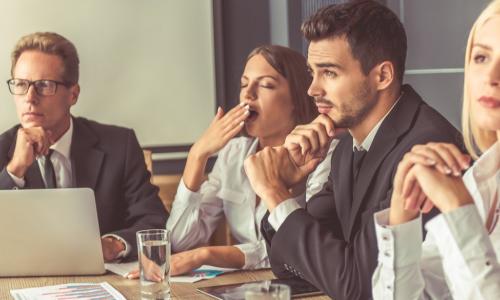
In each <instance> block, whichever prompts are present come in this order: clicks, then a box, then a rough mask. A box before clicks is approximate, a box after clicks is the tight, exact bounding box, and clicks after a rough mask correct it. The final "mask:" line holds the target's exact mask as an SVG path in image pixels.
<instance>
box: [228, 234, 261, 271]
mask: <svg viewBox="0 0 500 300" xmlns="http://www.w3.org/2000/svg"><path fill="white" fill-rule="evenodd" d="M234 247H236V248H238V249H240V251H241V252H243V255H245V264H244V265H243V269H245V270H247V269H261V268H269V267H270V264H269V259H268V257H267V250H266V245H265V241H264V240H261V241H258V242H255V243H246V244H239V245H234Z"/></svg>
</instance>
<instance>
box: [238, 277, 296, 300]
mask: <svg viewBox="0 0 500 300" xmlns="http://www.w3.org/2000/svg"><path fill="white" fill-rule="evenodd" d="M290 297H291V292H290V287H289V286H288V285H286V284H277V283H271V281H265V282H263V283H259V284H254V285H250V286H249V287H248V288H247V289H246V291H245V300H290Z"/></svg>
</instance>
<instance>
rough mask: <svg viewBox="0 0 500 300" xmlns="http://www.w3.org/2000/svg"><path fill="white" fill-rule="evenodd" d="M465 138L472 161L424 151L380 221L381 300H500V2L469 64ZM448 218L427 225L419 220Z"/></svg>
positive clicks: (484, 19) (475, 37)
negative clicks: (425, 216) (432, 213)
mask: <svg viewBox="0 0 500 300" xmlns="http://www.w3.org/2000/svg"><path fill="white" fill-rule="evenodd" d="M462 117H463V124H462V125H463V131H464V136H465V144H466V146H467V148H468V151H469V153H470V155H471V156H472V157H474V158H476V159H477V161H476V162H475V164H474V166H473V167H472V168H470V169H469V170H468V171H467V172H466V173H465V175H464V176H463V177H461V176H460V173H461V171H462V170H465V169H466V168H468V165H469V163H470V157H469V156H468V155H464V154H461V153H460V151H459V150H458V149H456V147H454V146H453V145H448V144H427V145H423V146H417V147H415V148H413V149H412V151H411V152H410V153H409V154H407V155H406V156H405V158H404V159H403V161H402V162H401V163H400V165H399V167H398V172H397V174H396V176H395V180H394V192H393V196H392V202H391V207H390V208H389V209H387V210H385V211H382V212H379V213H377V214H375V222H376V224H377V226H376V231H377V239H378V247H379V264H378V267H377V269H376V271H375V273H374V275H373V296H374V298H375V299H384V300H387V299H404V300H411V299H440V300H441V299H471V300H472V299H474V300H482V299H500V264H499V260H498V257H497V255H498V254H500V226H498V225H497V222H498V218H499V213H500V206H499V204H500V203H499V197H500V194H499V192H500V143H499V139H500V1H499V0H496V1H493V2H492V3H491V4H490V5H489V6H488V7H487V8H486V9H485V10H484V11H483V13H482V14H481V15H480V16H479V18H478V19H477V21H476V23H475V24H474V26H473V27H472V30H471V33H470V36H469V40H468V44H467V51H466V56H465V81H464V104H463V116H462ZM433 206H436V207H437V208H438V209H439V210H440V211H441V212H442V213H441V214H440V215H438V216H437V217H435V218H434V219H432V220H430V221H429V222H428V223H427V224H426V229H427V230H428V233H427V236H426V239H425V241H424V242H423V244H422V243H421V240H422V230H421V217H420V213H426V212H428V211H429V210H430V209H431V208H432V207H433Z"/></svg>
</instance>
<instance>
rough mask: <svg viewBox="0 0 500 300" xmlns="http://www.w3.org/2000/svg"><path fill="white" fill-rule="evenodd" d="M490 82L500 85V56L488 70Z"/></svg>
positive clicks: (492, 84)
mask: <svg viewBox="0 0 500 300" xmlns="http://www.w3.org/2000/svg"><path fill="white" fill-rule="evenodd" d="M488 82H489V84H490V85H491V86H495V87H498V86H500V58H497V59H495V61H493V62H492V64H491V68H490V70H489V72H488Z"/></svg>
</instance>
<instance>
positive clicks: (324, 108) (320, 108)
mask: <svg viewBox="0 0 500 300" xmlns="http://www.w3.org/2000/svg"><path fill="white" fill-rule="evenodd" d="M316 107H317V108H318V112H319V113H320V114H328V113H329V112H330V110H332V108H333V106H330V105H324V104H318V103H316Z"/></svg>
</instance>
